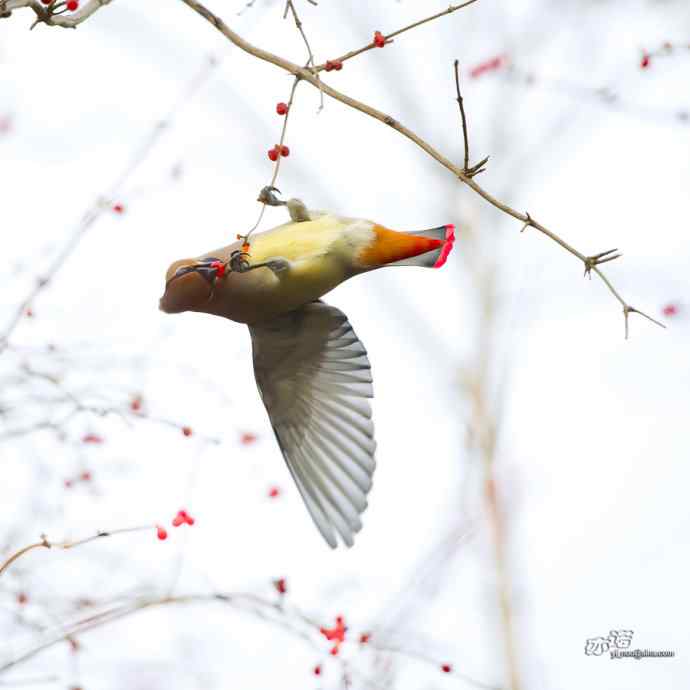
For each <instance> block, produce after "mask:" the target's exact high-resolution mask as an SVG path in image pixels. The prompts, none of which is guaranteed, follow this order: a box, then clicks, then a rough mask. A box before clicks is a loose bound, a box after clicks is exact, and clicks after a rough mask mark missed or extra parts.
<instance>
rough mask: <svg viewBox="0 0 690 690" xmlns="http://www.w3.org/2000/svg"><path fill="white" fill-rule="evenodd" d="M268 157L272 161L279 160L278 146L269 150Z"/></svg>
mask: <svg viewBox="0 0 690 690" xmlns="http://www.w3.org/2000/svg"><path fill="white" fill-rule="evenodd" d="M268 157H269V158H270V159H271V160H272V161H277V160H278V147H277V146H274V147H273V148H272V149H269V150H268Z"/></svg>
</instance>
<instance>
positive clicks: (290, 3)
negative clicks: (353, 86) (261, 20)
mask: <svg viewBox="0 0 690 690" xmlns="http://www.w3.org/2000/svg"><path fill="white" fill-rule="evenodd" d="M310 2H311V0H310ZM312 4H314V5H315V4H316V3H315V2H313V3H312ZM288 10H289V11H290V12H292V17H293V19H294V20H295V26H296V27H297V30H298V31H299V32H300V34H301V35H302V40H303V41H304V45H305V46H306V48H307V53H308V54H309V59H308V60H307V67H309V68H311V71H312V72H313V73H314V74H315V75H316V78H317V79H319V73H318V70H316V68H315V64H314V53H313V52H312V50H311V46H310V45H309V40H308V39H307V35H306V33H305V32H304V28H303V27H302V20H301V19H300V18H299V15H298V14H297V10H296V9H295V5H294V3H293V0H287V2H286V3H285V11H284V12H283V19H285V18H286V17H287V13H288ZM320 83H321V80H320V79H319V84H320ZM319 97H320V99H321V102H320V104H319V110H318V112H321V111H322V110H323V91H322V90H321V88H320V87H319Z"/></svg>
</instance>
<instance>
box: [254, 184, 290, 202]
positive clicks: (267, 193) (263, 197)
mask: <svg viewBox="0 0 690 690" xmlns="http://www.w3.org/2000/svg"><path fill="white" fill-rule="evenodd" d="M275 192H278V194H282V192H281V191H280V190H279V189H278V187H271V186H267V187H264V188H263V189H262V190H261V191H260V192H259V196H258V197H257V199H256V200H257V201H258V202H260V203H262V204H266V205H267V206H287V203H288V202H287V201H281V200H280V199H279V198H278V197H277V196H276V195H275Z"/></svg>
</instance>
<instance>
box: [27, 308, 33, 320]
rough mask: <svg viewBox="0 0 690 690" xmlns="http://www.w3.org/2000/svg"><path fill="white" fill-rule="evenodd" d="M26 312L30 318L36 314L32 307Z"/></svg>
mask: <svg viewBox="0 0 690 690" xmlns="http://www.w3.org/2000/svg"><path fill="white" fill-rule="evenodd" d="M25 313H26V316H27V317H28V318H31V317H32V316H33V315H34V310H33V309H32V308H31V307H29V308H28V309H27V310H26V312H25Z"/></svg>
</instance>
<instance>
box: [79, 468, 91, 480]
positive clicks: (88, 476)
mask: <svg viewBox="0 0 690 690" xmlns="http://www.w3.org/2000/svg"><path fill="white" fill-rule="evenodd" d="M80 479H81V480H82V481H83V482H90V481H91V472H89V471H86V472H82V473H81V476H80Z"/></svg>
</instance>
